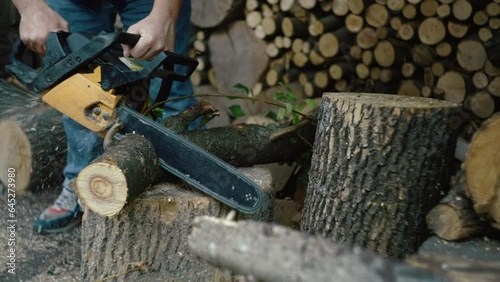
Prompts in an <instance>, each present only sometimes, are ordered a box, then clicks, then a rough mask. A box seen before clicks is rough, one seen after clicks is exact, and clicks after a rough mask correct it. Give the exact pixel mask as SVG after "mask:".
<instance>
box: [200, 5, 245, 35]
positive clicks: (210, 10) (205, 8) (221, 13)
mask: <svg viewBox="0 0 500 282" xmlns="http://www.w3.org/2000/svg"><path fill="white" fill-rule="evenodd" d="M244 7H245V2H244V1H238V0H221V1H203V0H195V1H192V3H191V23H192V24H193V25H195V26H197V27H199V28H215V27H218V26H221V25H224V24H226V23H229V22H231V21H234V20H235V19H238V18H242V16H243V8H244Z"/></svg>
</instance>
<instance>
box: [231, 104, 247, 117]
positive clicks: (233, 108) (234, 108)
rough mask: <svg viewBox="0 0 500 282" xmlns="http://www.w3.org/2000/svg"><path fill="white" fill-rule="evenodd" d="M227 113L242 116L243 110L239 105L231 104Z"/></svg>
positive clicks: (243, 114)
mask: <svg viewBox="0 0 500 282" xmlns="http://www.w3.org/2000/svg"><path fill="white" fill-rule="evenodd" d="M229 113H230V114H231V116H233V117H242V116H245V112H244V111H243V110H242V109H241V106H240V105H232V106H230V107H229Z"/></svg>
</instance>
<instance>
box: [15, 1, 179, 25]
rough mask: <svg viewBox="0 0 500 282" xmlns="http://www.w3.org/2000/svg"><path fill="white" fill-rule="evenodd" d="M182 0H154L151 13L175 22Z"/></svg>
mask: <svg viewBox="0 0 500 282" xmlns="http://www.w3.org/2000/svg"><path fill="white" fill-rule="evenodd" d="M20 1H25V0H20ZM182 1H189V0H155V2H154V5H153V9H152V11H151V15H155V16H158V17H160V18H163V19H172V20H173V21H174V22H177V18H178V17H179V13H180V10H181V5H182Z"/></svg>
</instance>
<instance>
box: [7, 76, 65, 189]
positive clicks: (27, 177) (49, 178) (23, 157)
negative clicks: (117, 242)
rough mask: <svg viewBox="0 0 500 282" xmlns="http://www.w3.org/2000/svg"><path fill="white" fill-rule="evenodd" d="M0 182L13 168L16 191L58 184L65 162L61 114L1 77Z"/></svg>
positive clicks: (61, 177) (60, 181) (61, 178)
mask: <svg viewBox="0 0 500 282" xmlns="http://www.w3.org/2000/svg"><path fill="white" fill-rule="evenodd" d="M0 101H3V103H0V132H1V138H0V156H1V157H0V181H1V182H3V183H7V182H6V181H7V171H8V169H9V168H14V169H15V171H16V178H15V180H16V193H17V194H18V195H22V194H24V193H26V192H27V191H28V190H29V189H33V190H34V189H43V188H45V187H53V186H56V185H60V184H61V183H62V180H63V175H62V171H63V168H64V166H65V164H66V135H65V132H64V128H63V125H62V114H61V113H59V112H58V111H56V110H54V109H53V108H51V107H50V106H48V105H46V104H44V103H43V102H42V101H41V100H40V99H39V97H36V96H32V95H30V94H29V93H27V92H25V91H23V90H21V89H19V88H17V87H15V86H13V85H11V84H9V83H7V82H5V81H4V80H0Z"/></svg>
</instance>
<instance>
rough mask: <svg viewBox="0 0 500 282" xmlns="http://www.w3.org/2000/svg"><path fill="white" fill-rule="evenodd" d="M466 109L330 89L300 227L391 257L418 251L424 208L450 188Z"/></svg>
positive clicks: (323, 107) (323, 106)
mask: <svg viewBox="0 0 500 282" xmlns="http://www.w3.org/2000/svg"><path fill="white" fill-rule="evenodd" d="M459 109H460V106H459V105H458V104H453V103H449V102H446V101H439V100H429V99H426V98H415V97H404V96H395V95H371V94H346V93H339V94H334V93H329V94H325V95H323V100H322V104H321V107H320V113H319V122H318V129H317V134H316V137H315V140H321V142H319V141H318V142H315V144H314V148H313V157H312V166H311V169H310V172H309V186H308V190H307V198H306V204H305V208H304V214H303V218H302V226H301V229H302V230H304V231H306V232H309V233H313V234H323V235H325V236H327V237H330V238H332V239H334V240H336V241H341V242H349V243H352V244H354V245H357V246H362V247H365V248H367V249H369V250H372V251H375V252H377V253H378V254H382V255H385V256H389V257H395V258H402V257H405V256H408V255H410V254H412V253H413V252H415V251H416V250H417V248H418V246H419V245H420V243H422V241H423V240H424V239H425V238H426V230H427V228H426V225H425V215H426V214H427V213H428V212H429V210H430V209H431V208H432V207H434V206H435V205H436V204H437V203H438V201H439V200H440V198H441V196H440V193H443V192H446V191H447V190H448V185H449V178H450V162H451V160H452V158H453V152H454V147H455V145H454V132H453V129H452V128H451V126H450V120H451V119H452V118H453V117H454V116H455V114H456V113H457V112H458V111H459ZM403 148H404V149H403ZM396 171H397V172H396Z"/></svg>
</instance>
